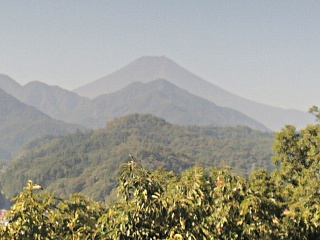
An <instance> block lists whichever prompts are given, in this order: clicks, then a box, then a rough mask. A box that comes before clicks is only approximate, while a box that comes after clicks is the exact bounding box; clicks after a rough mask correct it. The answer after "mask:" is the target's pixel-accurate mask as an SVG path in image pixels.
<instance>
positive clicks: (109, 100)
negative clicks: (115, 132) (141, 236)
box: [73, 79, 268, 131]
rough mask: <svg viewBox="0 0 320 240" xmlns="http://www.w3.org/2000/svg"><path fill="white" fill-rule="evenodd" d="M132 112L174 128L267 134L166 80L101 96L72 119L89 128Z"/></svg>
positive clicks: (249, 121) (253, 123) (244, 118)
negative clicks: (231, 129) (240, 129)
mask: <svg viewBox="0 0 320 240" xmlns="http://www.w3.org/2000/svg"><path fill="white" fill-rule="evenodd" d="M132 113H149V114H153V115H156V116H158V117H161V118H164V119H166V121H168V122H170V123H173V124H178V125H214V126H236V125H244V126H248V127H250V128H253V129H259V130H262V131H268V129H267V128H266V127H265V126H263V125H262V124H260V123H258V122H257V121H254V120H253V119H251V118H249V117H247V116H245V115H244V114H242V113H240V112H238V111H235V110H233V109H229V108H223V107H219V106H217V105H215V104H214V103H212V102H210V101H208V100H205V99H203V98H200V97H198V96H195V95H192V94H190V93H189V92H187V91H185V90H183V89H181V88H179V87H176V86H175V85H173V84H172V83H170V82H168V81H166V80H161V79H159V80H155V81H152V82H149V83H145V84H143V83H132V84H130V85H129V86H128V87H125V88H124V89H122V90H120V91H117V92H115V93H111V94H107V95H101V96H99V97H97V98H95V99H93V101H92V103H90V105H88V106H86V107H85V108H83V109H81V110H78V111H77V116H73V117H74V119H80V118H82V119H83V120H84V122H78V123H79V124H83V125H85V126H90V127H93V128H97V127H101V126H104V125H105V123H106V120H110V119H112V118H114V117H122V116H125V115H128V114H132Z"/></svg>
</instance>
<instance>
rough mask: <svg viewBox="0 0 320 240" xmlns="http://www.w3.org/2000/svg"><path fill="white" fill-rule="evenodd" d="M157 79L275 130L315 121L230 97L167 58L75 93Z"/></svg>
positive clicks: (140, 63) (143, 61)
mask: <svg viewBox="0 0 320 240" xmlns="http://www.w3.org/2000/svg"><path fill="white" fill-rule="evenodd" d="M159 78H162V79H166V80H168V81H169V82H171V83H173V84H174V85H176V86H178V87H180V88H183V89H185V90H187V91H188V92H190V93H192V94H194V95H197V96H200V97H202V98H205V99H207V100H209V101H211V102H213V103H215V104H217V105H219V106H222V107H229V108H233V109H235V110H238V111H240V112H242V113H244V114H246V115H247V116H249V117H251V118H253V119H255V120H256V121H258V122H261V123H262V124H264V125H265V126H267V127H268V128H270V129H272V130H274V131H278V130H280V129H281V128H282V127H284V126H285V125H286V124H294V125H296V126H297V127H298V128H301V127H304V126H306V125H307V124H309V123H312V122H314V120H313V117H312V116H311V115H309V114H308V113H307V112H302V111H298V110H288V109H282V108H277V107H272V106H268V105H265V104H261V103H257V102H254V101H250V100H248V99H245V98H243V97H240V96H237V95H235V94H232V93H230V92H228V91H226V90H224V89H222V88H220V87H218V86H216V85H214V84H212V83H210V82H208V81H206V80H204V79H202V78H200V77H198V76H196V75H195V74H193V73H191V72H189V71H188V70H186V69H184V68H183V67H181V66H179V65H178V64H176V63H175V62H173V61H172V60H170V59H168V58H166V57H141V58H139V59H137V60H135V61H133V62H132V63H130V64H128V65H127V66H125V67H123V68H121V69H120V70H118V71H116V72H114V73H112V74H110V75H108V76H106V77H103V78H101V79H98V80H96V81H93V82H91V83H89V84H87V85H85V86H82V87H80V88H78V89H75V90H74V91H75V92H76V93H78V94H79V95H81V96H85V97H89V98H94V97H97V96H99V95H101V94H106V93H111V92H115V91H118V90H120V89H122V88H124V87H125V86H127V85H129V84H130V83H133V82H142V83H146V82H150V81H153V80H156V79H159Z"/></svg>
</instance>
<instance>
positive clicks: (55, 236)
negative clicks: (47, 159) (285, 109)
mask: <svg viewBox="0 0 320 240" xmlns="http://www.w3.org/2000/svg"><path fill="white" fill-rule="evenodd" d="M160 125H161V124H160ZM142 126H145V125H142ZM319 143H320V125H316V126H308V127H307V128H306V129H303V130H301V131H296V128H295V127H293V126H286V127H285V128H284V129H283V130H282V131H281V132H279V133H277V134H276V137H275V144H274V151H275V156H274V157H273V160H274V162H275V163H276V164H278V165H279V168H278V169H277V170H276V171H274V172H272V173H270V172H268V171H266V170H257V171H255V172H253V173H252V174H251V175H250V177H249V178H243V177H240V176H237V175H235V174H233V173H230V172H229V171H228V170H226V169H217V168H211V169H204V168H201V167H194V168H191V169H188V170H186V171H184V172H183V173H182V174H175V173H173V172H168V171H166V170H163V169H157V170H155V171H150V170H147V169H145V168H144V167H142V166H141V164H140V163H138V162H137V161H136V160H135V159H134V158H133V157H131V159H130V160H129V161H128V162H126V163H123V164H121V166H120V168H119V171H118V177H117V181H118V183H119V185H118V188H117V192H118V198H117V201H116V202H115V203H113V204H108V205H105V204H103V203H98V202H95V201H92V200H91V199H90V198H88V197H85V196H83V195H82V194H73V195H71V196H70V198H69V199H63V198H59V197H57V196H56V195H55V194H52V193H50V192H39V191H40V190H42V187H41V186H40V185H38V184H34V183H33V182H32V181H28V182H27V186H26V187H25V188H24V190H23V191H22V192H21V193H20V194H19V195H18V196H17V197H16V198H15V199H14V201H15V204H14V205H13V207H12V208H11V210H10V211H9V213H8V217H7V219H8V224H7V225H6V226H3V227H1V228H0V238H1V239H4V240H21V239H34V240H38V239H52V240H60V239H65V240H83V239H92V240H146V239H158V240H216V239H219V240H230V239H240V240H252V239H253V240H262V239H263V240H264V239H270V240H271V239H272V240H273V239H274V240H278V239H279V240H316V239H319V236H320V198H319V192H320V179H319V171H320V162H319V159H320V153H319V151H318V149H319V147H320V145H319Z"/></svg>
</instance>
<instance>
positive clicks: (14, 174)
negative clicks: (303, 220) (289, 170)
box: [2, 114, 274, 201]
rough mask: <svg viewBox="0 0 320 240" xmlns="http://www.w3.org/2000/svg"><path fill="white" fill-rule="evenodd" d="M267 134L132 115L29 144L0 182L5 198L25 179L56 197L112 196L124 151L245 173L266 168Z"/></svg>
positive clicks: (172, 166) (178, 165) (147, 161)
mask: <svg viewBox="0 0 320 240" xmlns="http://www.w3.org/2000/svg"><path fill="white" fill-rule="evenodd" d="M273 137H274V135H273V134H271V133H262V132H259V131H254V130H252V129H250V128H247V127H235V128H231V127H223V128H218V127H209V126H208V127H196V126H194V127H179V126H176V125H172V124H169V123H167V122H166V121H164V120H163V119H160V118H157V117H154V116H152V115H138V114H134V115H130V116H127V117H124V118H121V119H118V120H114V121H111V122H109V123H108V125H107V127H106V128H105V129H101V130H97V131H91V132H87V133H83V132H81V131H78V132H76V133H75V134H71V135H67V136H64V137H59V138H52V137H47V138H42V139H40V140H38V141H34V142H32V143H30V144H29V145H28V146H27V147H26V148H25V149H24V150H23V151H22V152H21V153H20V154H19V156H18V157H17V158H16V159H15V160H14V161H13V162H12V163H11V165H10V166H9V167H8V169H7V170H6V172H5V173H4V175H3V176H2V185H3V190H4V192H5V193H6V194H7V195H8V196H10V197H13V196H16V195H17V194H18V192H19V191H20V190H21V189H22V188H23V186H24V184H25V182H26V181H27V180H29V179H30V180H33V181H34V182H37V183H39V184H40V185H42V186H44V187H45V188H46V189H48V190H49V191H55V192H56V193H57V194H58V195H59V196H61V197H68V196H69V195H70V194H71V193H74V192H82V193H84V194H85V195H86V196H89V197H91V198H92V199H94V200H99V201H105V198H106V197H107V196H109V195H110V194H111V199H113V198H114V197H115V191H114V190H113V189H115V187H116V186H117V182H116V176H117V169H118V168H119V166H120V164H121V163H124V162H127V161H129V160H130V158H129V153H131V154H133V155H134V156H136V158H137V159H139V160H140V161H141V162H140V163H141V164H142V165H143V166H145V167H146V168H148V169H157V168H165V169H168V170H172V171H173V172H175V173H181V172H182V171H184V170H186V169H188V168H190V167H192V166H203V167H224V166H226V165H230V166H231V167H232V171H233V172H235V173H237V174H240V175H242V176H249V174H250V173H251V172H252V171H253V170H255V169H259V168H264V169H267V170H271V169H272V164H271V163H270V158H271V156H272V143H273V141H274V139H273ZM108 198H109V197H108Z"/></svg>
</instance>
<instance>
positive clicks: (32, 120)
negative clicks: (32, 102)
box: [0, 89, 85, 160]
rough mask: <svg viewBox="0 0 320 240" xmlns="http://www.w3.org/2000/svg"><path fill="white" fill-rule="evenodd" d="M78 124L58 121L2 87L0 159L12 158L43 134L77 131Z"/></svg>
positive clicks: (0, 98) (0, 103)
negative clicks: (21, 100)
mask: <svg viewBox="0 0 320 240" xmlns="http://www.w3.org/2000/svg"><path fill="white" fill-rule="evenodd" d="M77 128H80V129H85V128H84V127H82V126H80V125H76V124H67V123H64V122H61V121H56V120H54V119H52V118H50V117H49V116H47V115H45V114H44V113H42V112H40V111H38V110H37V109H36V108H34V107H31V106H28V105H26V104H24V103H22V102H20V101H19V100H17V99H16V98H14V97H13V96H11V95H9V94H8V93H6V92H4V91H3V90H2V89H0V160H11V158H12V157H13V156H14V155H15V154H16V153H17V152H18V151H19V150H20V149H21V147H22V146H23V145H24V144H26V143H27V142H29V141H31V140H33V139H34V138H37V137H41V136H43V135H48V134H49V135H50V134H53V135H63V134H67V133H71V132H75V131H76V130H77Z"/></svg>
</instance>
